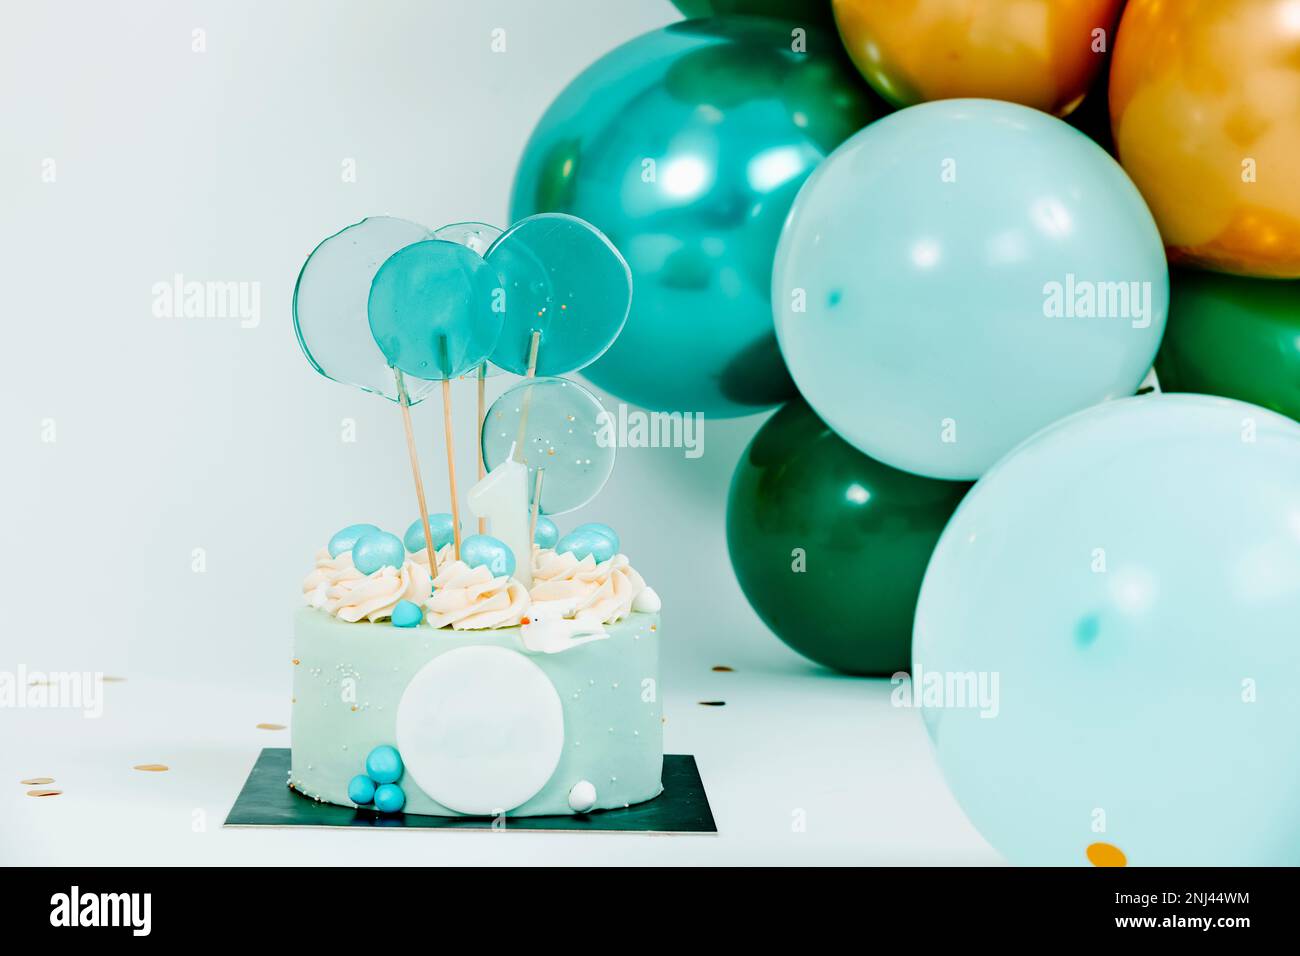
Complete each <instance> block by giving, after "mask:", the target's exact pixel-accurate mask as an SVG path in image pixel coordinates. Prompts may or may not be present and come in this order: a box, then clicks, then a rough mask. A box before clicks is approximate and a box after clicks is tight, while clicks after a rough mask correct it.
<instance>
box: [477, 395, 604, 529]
mask: <svg viewBox="0 0 1300 956" xmlns="http://www.w3.org/2000/svg"><path fill="white" fill-rule="evenodd" d="M609 432H610V425H609V416H608V413H607V412H606V411H605V409H604V406H602V405H601V404H600V400H599V399H597V398H596V396H595V395H593V394H592V393H591V392H589V391H588V390H587V389H585V388H583V387H582V386H581V385H579V384H578V383H577V382H571V381H569V380H568V379H564V378H530V379H525V380H524V381H522V382H520V383H519V384H517V385H515V386H514V387H513V388H511V389H509V390H508V391H506V392H504V393H503V394H502V395H501V397H499V398H498V399H497V400H496V401H495V402H493V403H492V407H491V408H490V409H489V410H488V414H487V420H486V422H484V425H483V435H482V443H483V460H484V464H485V465H487V467H488V469H489V470H491V469H492V468H495V467H496V466H497V465H499V464H501V463H502V462H505V461H506V460H507V459H508V458H509V456H510V450H511V448H514V449H515V459H516V460H518V461H520V462H522V463H523V464H524V465H526V466H527V467H528V479H529V480H528V487H529V489H530V492H529V494H530V501H532V502H533V503H535V504H536V507H537V510H538V511H540V512H541V513H542V514H563V513H564V512H566V511H573V510H574V509H575V508H581V507H582V506H583V505H585V504H586V503H587V502H589V501H591V499H593V498H594V497H596V495H597V494H598V493H599V492H600V489H601V488H603V487H604V486H605V482H606V481H607V480H608V479H609V476H610V472H612V471H613V470H614V442H613V441H612V440H610V435H609ZM539 470H542V471H544V480H543V481H542V482H540V484H541V495H540V498H538V497H537V494H536V492H537V487H538V484H539V482H538V481H537V472H538V471H539Z"/></svg>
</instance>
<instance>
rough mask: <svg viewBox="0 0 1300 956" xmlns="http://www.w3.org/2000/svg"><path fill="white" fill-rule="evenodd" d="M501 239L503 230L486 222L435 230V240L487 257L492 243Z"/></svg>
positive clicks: (458, 224)
mask: <svg viewBox="0 0 1300 956" xmlns="http://www.w3.org/2000/svg"><path fill="white" fill-rule="evenodd" d="M500 237H501V229H500V228H499V227H497V226H489V225H488V224H487V223H486V222H453V223H449V224H448V225H445V226H441V227H439V228H438V229H435V230H433V238H435V239H444V240H446V241H447V242H454V243H456V244H457V245H459V246H464V247H465V248H466V249H470V250H473V251H474V252H477V253H478V254H479V255H480V256H485V255H487V251H488V249H489V248H490V247H491V245H492V243H494V242H496V241H497V239H499V238H500Z"/></svg>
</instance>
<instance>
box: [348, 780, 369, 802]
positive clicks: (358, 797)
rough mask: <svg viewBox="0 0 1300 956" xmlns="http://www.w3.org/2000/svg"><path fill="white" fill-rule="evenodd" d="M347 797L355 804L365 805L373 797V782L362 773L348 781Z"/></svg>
mask: <svg viewBox="0 0 1300 956" xmlns="http://www.w3.org/2000/svg"><path fill="white" fill-rule="evenodd" d="M348 799H349V800H351V801H352V802H353V803H355V804H356V805H357V806H365V805H366V804H367V803H369V802H370V801H372V800H374V799H375V782H374V781H373V780H371V779H370V778H369V777H367V776H366V775H365V774H364V773H359V774H357V775H356V776H355V777H353V778H352V779H351V780H349V781H348Z"/></svg>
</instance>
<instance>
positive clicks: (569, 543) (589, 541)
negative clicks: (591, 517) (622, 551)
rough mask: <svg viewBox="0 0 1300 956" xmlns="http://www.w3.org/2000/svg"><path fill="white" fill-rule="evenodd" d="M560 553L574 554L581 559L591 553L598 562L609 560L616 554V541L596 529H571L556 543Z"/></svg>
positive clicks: (557, 550)
mask: <svg viewBox="0 0 1300 956" xmlns="http://www.w3.org/2000/svg"><path fill="white" fill-rule="evenodd" d="M555 550H556V552H557V553H558V554H566V553H568V554H572V555H573V556H574V557H575V558H577V559H578V560H579V561H581V560H582V559H583V558H585V557H587V556H588V555H590V556H591V557H592V558H593V559H594V560H595V561H596V562H597V563H599V562H601V561H608V560H609V559H610V558H612V557H613V556H614V554H615V551H614V542H612V541H610V540H609V538H607V537H605V536H604V535H603V534H597V533H596V532H595V531H570V532H569V533H568V534H566V535H565V536H564V537H563V538H561V539H560V540H559V542H558V543H557V544H556V545H555Z"/></svg>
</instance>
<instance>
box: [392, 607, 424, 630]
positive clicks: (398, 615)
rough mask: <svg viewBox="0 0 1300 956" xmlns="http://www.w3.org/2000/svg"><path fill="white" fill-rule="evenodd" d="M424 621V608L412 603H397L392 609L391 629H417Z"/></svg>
mask: <svg viewBox="0 0 1300 956" xmlns="http://www.w3.org/2000/svg"><path fill="white" fill-rule="evenodd" d="M423 620H424V608H422V607H420V605H418V604H416V603H415V602H414V601H398V602H397V604H396V605H395V606H394V607H393V627H417V626H418V625H419V624H420V622H421V621H423Z"/></svg>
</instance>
